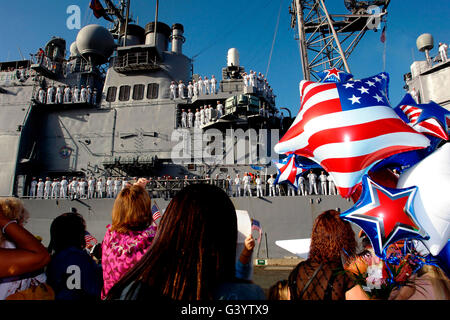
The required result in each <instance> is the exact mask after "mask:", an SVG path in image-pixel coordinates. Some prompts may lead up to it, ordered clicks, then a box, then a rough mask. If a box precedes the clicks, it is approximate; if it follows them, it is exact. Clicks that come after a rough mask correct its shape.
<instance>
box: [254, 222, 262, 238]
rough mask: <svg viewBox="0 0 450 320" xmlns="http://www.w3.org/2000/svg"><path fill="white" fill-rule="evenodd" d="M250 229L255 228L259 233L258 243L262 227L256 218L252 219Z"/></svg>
mask: <svg viewBox="0 0 450 320" xmlns="http://www.w3.org/2000/svg"><path fill="white" fill-rule="evenodd" d="M252 230H256V231H257V232H258V233H259V236H258V243H260V242H261V237H262V228H261V224H260V223H259V221H258V220H255V219H252Z"/></svg>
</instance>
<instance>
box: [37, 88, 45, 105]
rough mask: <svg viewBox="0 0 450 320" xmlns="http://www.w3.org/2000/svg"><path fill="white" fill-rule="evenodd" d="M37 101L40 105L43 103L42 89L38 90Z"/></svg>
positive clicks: (43, 92)
mask: <svg viewBox="0 0 450 320" xmlns="http://www.w3.org/2000/svg"><path fill="white" fill-rule="evenodd" d="M38 100H39V102H40V103H45V91H44V89H43V88H42V87H41V88H40V89H39V92H38Z"/></svg>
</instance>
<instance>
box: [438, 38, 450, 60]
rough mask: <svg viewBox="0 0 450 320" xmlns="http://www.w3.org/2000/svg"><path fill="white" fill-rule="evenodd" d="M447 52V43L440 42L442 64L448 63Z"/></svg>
mask: <svg viewBox="0 0 450 320" xmlns="http://www.w3.org/2000/svg"><path fill="white" fill-rule="evenodd" d="M447 50H448V46H447V45H446V44H445V43H442V42H439V54H440V55H441V60H442V62H447Z"/></svg>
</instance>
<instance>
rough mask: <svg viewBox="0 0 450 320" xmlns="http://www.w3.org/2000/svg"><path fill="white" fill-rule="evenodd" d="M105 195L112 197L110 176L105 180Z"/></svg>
mask: <svg viewBox="0 0 450 320" xmlns="http://www.w3.org/2000/svg"><path fill="white" fill-rule="evenodd" d="M106 197H107V198H112V197H113V181H112V180H111V177H109V178H108V180H106Z"/></svg>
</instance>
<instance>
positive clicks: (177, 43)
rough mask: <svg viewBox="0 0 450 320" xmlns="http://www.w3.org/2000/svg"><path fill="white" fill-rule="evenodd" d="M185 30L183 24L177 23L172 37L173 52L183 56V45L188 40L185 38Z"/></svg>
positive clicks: (173, 27) (173, 28)
mask: <svg viewBox="0 0 450 320" xmlns="http://www.w3.org/2000/svg"><path fill="white" fill-rule="evenodd" d="M183 33H184V28H183V25H182V24H179V23H175V24H174V25H173V26H172V36H171V37H170V38H171V40H172V52H173V53H177V54H182V53H183V50H182V47H183V43H184V42H185V41H186V38H185V37H183Z"/></svg>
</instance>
